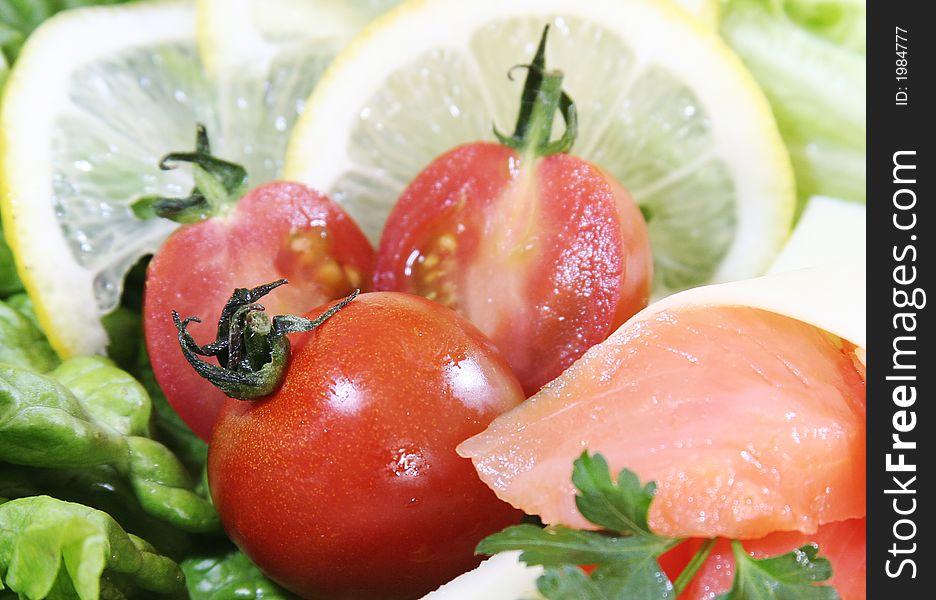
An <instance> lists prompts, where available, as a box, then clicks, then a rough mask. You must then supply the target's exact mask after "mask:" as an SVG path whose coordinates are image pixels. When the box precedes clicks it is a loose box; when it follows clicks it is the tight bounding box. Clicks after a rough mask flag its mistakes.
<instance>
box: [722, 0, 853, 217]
mask: <svg viewBox="0 0 936 600" xmlns="http://www.w3.org/2000/svg"><path fill="white" fill-rule="evenodd" d="M720 28H721V34H722V36H723V37H724V38H725V40H726V41H727V42H728V43H729V44H730V45H731V46H732V48H733V49H734V50H735V52H737V53H738V55H739V56H740V57H741V59H742V60H743V61H744V63H745V64H746V65H747V67H748V68H749V69H750V71H751V73H752V74H753V75H754V78H755V79H756V80H757V81H758V83H759V84H760V86H761V87H762V88H763V90H764V92H765V94H766V95H767V98H768V99H769V101H770V103H771V106H772V107H773V110H774V114H775V116H776V118H777V124H778V125H779V126H780V133H781V134H782V135H783V138H784V141H785V142H786V145H787V148H788V150H789V152H790V157H791V159H792V161H793V168H794V170H795V172H796V180H797V196H798V198H799V208H800V210H802V208H803V207H804V206H805V203H806V200H808V199H809V198H810V197H811V196H817V195H823V196H831V197H834V198H842V199H845V200H851V201H855V202H865V196H866V174H865V114H866V107H865V89H866V81H865V4H864V2H863V1H862V0H726V1H725V2H724V3H723V6H722V20H721V27H720Z"/></svg>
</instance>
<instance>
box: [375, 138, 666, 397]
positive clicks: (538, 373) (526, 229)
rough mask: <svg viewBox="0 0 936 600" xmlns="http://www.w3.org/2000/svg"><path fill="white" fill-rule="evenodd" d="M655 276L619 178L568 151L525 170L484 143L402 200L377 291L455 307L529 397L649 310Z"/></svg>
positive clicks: (462, 152)
mask: <svg viewBox="0 0 936 600" xmlns="http://www.w3.org/2000/svg"><path fill="white" fill-rule="evenodd" d="M651 275H652V264H651V255H650V244H649V238H648V235H647V228H646V224H645V223H644V220H643V217H642V215H641V214H640V211H639V210H638V209H637V207H636V205H635V204H634V203H633V201H632V200H631V198H630V196H629V195H628V193H627V192H626V191H625V190H624V188H622V187H621V186H620V185H619V184H618V183H617V182H615V181H614V179H613V178H612V177H610V176H608V175H607V174H606V173H604V172H603V171H601V170H600V169H599V168H597V167H595V166H594V165H592V164H590V163H588V162H586V161H584V160H582V159H580V158H577V157H575V156H571V155H568V154H555V155H551V156H548V157H545V158H539V159H535V162H532V163H529V164H524V163H523V162H522V161H521V159H520V157H519V156H518V154H517V152H516V151H514V150H512V149H510V148H507V147H505V146H502V145H499V144H492V143H483V142H477V143H472V144H466V145H463V146H459V147H457V148H455V149H453V150H451V151H449V152H448V153H446V154H443V155H442V156H440V157H438V158H437V159H436V160H435V161H433V162H432V163H431V164H430V165H429V166H428V167H426V168H425V169H424V170H423V171H422V172H421V173H420V174H419V175H418V176H417V177H416V179H414V180H413V182H412V183H411V184H410V185H409V187H408V188H407V189H406V190H405V191H404V192H403V195H402V196H401V197H400V199H399V201H398V202H397V204H396V205H395V207H394V209H393V211H392V212H391V214H390V216H389V218H388V220H387V223H386V225H385V227H384V231H383V236H382V238H381V240H380V246H379V249H378V253H377V265H376V268H375V275H374V287H375V289H377V290H395V291H404V292H410V293H417V294H420V295H423V296H426V297H428V298H430V299H433V300H436V301H438V302H441V303H443V304H445V305H447V306H450V307H452V308H454V309H455V310H456V311H458V312H459V313H460V314H462V315H463V316H465V317H466V318H468V320H469V321H471V322H472V323H474V324H475V325H476V326H477V327H478V328H479V329H481V331H482V332H484V333H485V334H486V335H487V336H488V337H490V338H491V340H492V341H493V342H494V344H495V345H496V346H497V347H498V349H499V350H500V351H501V353H502V354H504V356H505V357H506V358H507V362H508V363H509V364H510V366H511V368H512V369H513V370H514V372H515V373H516V374H517V376H518V378H519V379H520V382H521V383H522V384H523V387H524V390H525V392H526V393H527V394H532V393H534V392H535V391H537V390H538V389H539V388H540V387H541V386H542V385H544V384H545V383H547V382H548V381H551V380H552V379H554V378H555V377H556V376H557V375H559V374H560V373H561V372H562V371H563V370H565V368H566V367H568V366H569V365H570V364H571V363H572V362H574V361H575V359H577V358H578V357H579V356H581V355H582V354H583V353H584V352H585V350H587V349H588V348H590V347H591V346H593V345H594V344H597V343H598V342H601V341H602V340H604V339H605V338H606V337H607V336H608V335H610V334H611V332H612V331H614V330H615V329H616V328H617V327H618V326H619V325H620V324H621V323H623V322H624V321H625V320H626V319H627V318H628V317H630V316H631V315H633V314H634V313H635V312H637V311H638V310H640V309H641V308H643V307H644V306H646V304H647V301H648V298H649V294H650V285H651Z"/></svg>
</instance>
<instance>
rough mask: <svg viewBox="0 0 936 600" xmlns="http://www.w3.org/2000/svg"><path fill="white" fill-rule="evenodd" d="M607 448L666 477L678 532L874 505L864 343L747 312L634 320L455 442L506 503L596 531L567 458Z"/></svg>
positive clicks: (716, 309) (650, 476)
mask: <svg viewBox="0 0 936 600" xmlns="http://www.w3.org/2000/svg"><path fill="white" fill-rule="evenodd" d="M584 449H588V451H590V452H600V453H601V454H603V455H604V456H605V458H606V459H607V460H608V463H609V465H610V466H611V468H612V470H613V471H614V472H615V473H616V472H617V471H618V470H620V469H621V468H624V467H627V468H629V469H631V470H632V471H634V472H636V473H637V474H638V476H639V477H640V479H641V480H642V481H651V480H653V481H656V482H657V495H656V498H655V500H654V502H653V504H652V505H651V509H650V526H651V528H652V529H653V530H654V531H656V532H657V533H659V534H662V535H667V536H672V537H708V538H711V537H728V538H735V539H753V538H759V537H763V536H765V535H767V534H769V533H772V532H774V531H792V530H796V531H802V532H805V533H814V532H815V531H816V530H817V528H818V527H819V525H821V524H822V523H828V522H832V521H840V520H844V519H850V518H856V517H863V516H864V514H865V384H864V371H863V367H861V365H860V364H859V363H858V361H857V359H856V358H855V355H854V347H853V346H852V345H851V344H848V343H846V342H843V341H842V340H841V339H840V338H837V337H835V336H832V335H830V334H827V333H825V332H824V331H822V330H820V329H818V328H816V327H814V326H812V325H808V324H806V323H803V322H801V321H797V320H794V319H791V318H789V317H785V316H782V315H778V314H776V313H771V312H767V311H764V310H760V309H753V308H746V307H738V306H709V307H699V306H691V307H683V308H674V309H670V310H664V311H662V312H658V313H654V314H651V315H649V316H647V317H645V318H637V319H633V320H631V321H629V322H628V323H626V324H625V325H623V326H622V327H621V328H620V329H618V330H617V331H616V332H615V333H614V334H613V335H612V336H611V337H610V338H609V339H608V340H606V341H605V342H603V343H601V344H599V345H597V346H595V347H593V348H592V349H590V350H589V351H588V352H587V353H586V354H585V355H584V356H583V357H582V358H581V359H580V360H579V361H577V362H576V363H575V364H573V365H572V366H571V367H570V368H569V369H568V370H566V371H565V372H564V373H563V374H562V375H561V376H560V377H559V378H558V379H556V380H555V381H553V382H552V383H550V384H549V385H547V386H546V387H545V388H543V389H542V390H541V391H540V392H539V393H538V394H536V395H535V396H533V397H532V398H530V399H529V400H527V401H526V402H524V403H523V404H521V405H520V406H518V407H517V408H515V409H513V410H511V411H509V412H507V413H506V414H504V415H502V416H500V417H498V418H497V419H495V420H494V422H493V423H491V425H490V426H489V427H488V429H487V430H485V431H484V432H482V433H481V434H479V435H477V436H475V437H473V438H471V439H469V440H467V441H465V442H464V443H462V444H461V446H459V448H458V451H459V453H460V454H461V455H462V456H465V457H469V458H471V459H472V460H473V461H474V465H475V468H476V469H477V471H478V473H479V475H480V476H481V478H482V479H483V480H484V481H485V482H486V483H487V484H488V485H489V486H490V487H491V488H492V489H494V490H495V492H496V493H497V494H498V496H500V497H501V498H502V499H504V500H506V501H508V502H510V503H511V504H513V505H514V506H516V507H518V508H521V509H523V510H524V511H526V512H527V513H530V514H538V515H540V516H541V517H542V519H543V520H544V521H545V522H547V523H563V524H567V525H571V526H575V527H588V526H589V524H588V523H587V522H586V521H585V520H584V519H583V518H582V516H581V515H580V514H579V513H578V511H577V509H576V508H575V502H574V496H575V490H574V488H573V486H572V482H571V470H572V463H573V461H574V460H575V458H576V457H577V456H578V455H579V454H581V452H582V451H583V450H584Z"/></svg>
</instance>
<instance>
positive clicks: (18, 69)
mask: <svg viewBox="0 0 936 600" xmlns="http://www.w3.org/2000/svg"><path fill="white" fill-rule="evenodd" d="M194 23H195V15H194V7H193V6H191V5H190V4H189V3H185V2H162V3H146V4H143V3H141V4H133V5H127V6H120V7H95V8H86V9H80V10H74V11H65V12H63V13H60V14H59V15H57V16H56V17H53V18H52V19H50V20H48V21H46V22H45V23H44V24H43V25H42V26H41V27H40V28H39V29H38V30H37V31H36V32H35V33H33V35H32V36H30V38H29V40H28V41H27V43H26V45H25V46H24V48H23V50H22V53H21V54H20V56H19V58H18V59H17V62H16V64H15V66H14V67H13V69H12V71H11V73H10V76H9V79H8V80H7V84H6V88H5V90H4V92H5V94H4V102H3V108H2V114H0V127H2V134H0V135H2V155H0V186H2V187H0V198H2V209H3V223H4V230H5V233H6V236H7V240H8V242H9V244H10V247H11V249H12V250H13V253H14V255H15V257H16V261H17V266H18V269H19V273H20V277H21V279H22V280H23V284H24V286H25V287H26V290H27V291H28V292H29V294H30V296H31V297H32V298H33V301H34V303H35V307H36V314H37V316H38V318H39V320H40V322H41V324H42V326H43V329H44V330H45V332H46V334H47V335H48V337H49V341H50V342H51V343H52V345H53V347H54V348H55V350H56V351H57V352H59V354H61V355H62V356H70V355H74V354H86V353H92V352H100V351H102V350H103V349H104V347H105V346H106V343H107V338H106V334H105V332H104V329H103V327H102V326H101V323H100V316H101V315H102V314H104V313H106V312H107V311H109V310H110V309H112V308H113V307H115V306H116V305H117V303H118V301H119V298H120V292H121V282H122V279H123V275H124V273H126V271H127V270H128V269H129V268H130V266H132V264H133V263H135V262H136V261H137V260H138V259H139V257H140V256H142V255H144V254H146V253H148V252H152V251H153V250H155V249H156V248H157V247H158V245H159V243H160V242H161V241H162V240H163V238H165V236H166V235H167V234H168V233H169V231H171V229H172V227H173V225H172V224H170V223H169V222H168V221H161V220H155V221H138V220H136V219H135V218H134V217H133V215H132V214H131V212H130V211H129V209H128V208H127V203H128V201H130V200H131V199H133V198H135V197H136V196H138V195H140V194H142V193H161V194H167V193H168V194H171V195H178V194H180V193H185V192H186V191H187V189H188V188H189V187H190V185H191V184H190V179H188V178H187V177H186V175H185V174H183V173H181V172H179V171H167V172H161V171H159V170H158V169H157V168H156V165H157V163H158V162H159V159H160V157H161V156H162V155H163V154H165V153H166V152H167V150H174V149H184V148H188V147H190V146H191V145H192V136H193V133H192V132H193V131H194V130H195V129H194V127H195V123H196V122H197V121H204V122H206V123H208V125H209V128H210V127H211V124H212V123H213V120H212V119H211V116H212V115H211V105H212V96H211V90H210V89H209V88H208V87H207V86H206V85H205V81H204V79H203V78H202V76H201V70H200V66H199V62H198V60H197V59H196V49H195V31H194Z"/></svg>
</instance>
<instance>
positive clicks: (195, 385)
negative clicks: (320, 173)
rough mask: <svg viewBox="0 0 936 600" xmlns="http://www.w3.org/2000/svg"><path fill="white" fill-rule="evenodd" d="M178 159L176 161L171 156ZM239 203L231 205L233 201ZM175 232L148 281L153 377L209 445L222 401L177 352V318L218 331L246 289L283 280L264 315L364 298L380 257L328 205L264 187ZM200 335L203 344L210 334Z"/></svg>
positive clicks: (291, 187) (308, 195)
mask: <svg viewBox="0 0 936 600" xmlns="http://www.w3.org/2000/svg"><path fill="white" fill-rule="evenodd" d="M170 156H173V155H170ZM232 201H233V200H232ZM219 208H220V210H218V214H217V215H216V216H213V217H211V218H207V219H204V220H200V221H197V222H195V223H190V224H187V225H184V226H182V227H181V228H179V229H178V230H176V231H175V232H174V233H173V234H172V235H171V236H170V237H169V239H167V240H166V242H165V243H164V244H163V246H162V247H161V248H160V250H159V252H158V253H157V254H156V256H155V257H153V259H152V261H151V262H150V264H149V267H148V270H147V274H146V289H145V295H144V308H143V315H144V328H145V333H146V346H147V351H148V352H149V357H150V361H151V363H152V365H153V372H154V373H155V375H156V380H157V381H158V382H159V385H160V387H161V388H162V390H163V391H164V392H165V394H166V397H167V398H168V400H169V402H170V404H172V407H173V408H174V409H175V410H176V412H177V413H178V414H179V416H181V417H182V419H183V420H184V421H185V422H186V423H187V424H188V425H189V426H190V427H191V428H192V430H193V431H194V432H195V433H196V434H198V436H199V437H201V438H202V439H204V440H206V441H208V440H209V438H210V436H211V430H212V428H213V426H214V423H215V421H216V419H217V416H218V411H219V410H220V409H221V405H222V404H223V402H224V399H225V396H224V394H222V393H221V392H220V391H219V390H218V389H217V388H215V387H214V386H212V385H211V384H209V383H208V382H206V381H205V380H203V379H202V378H200V377H199V376H198V375H197V374H196V373H195V372H194V371H193V370H192V368H191V367H190V366H189V365H188V363H187V362H186V361H185V358H184V357H183V355H182V353H181V352H180V351H179V343H178V334H177V331H176V328H175V326H174V325H173V323H172V318H171V312H172V310H173V309H175V310H178V311H179V312H181V313H182V315H183V316H188V315H201V316H202V317H205V318H207V319H209V322H217V320H218V316H219V313H220V311H221V307H222V306H223V305H224V302H225V300H226V299H227V298H228V296H229V295H230V293H231V290H232V289H233V288H234V287H235V286H236V285H237V282H239V281H242V280H245V279H247V280H255V281H271V280H274V279H279V278H286V279H288V280H289V281H290V282H291V285H289V286H287V287H285V288H283V289H281V290H278V291H277V293H276V294H274V295H272V296H270V297H269V299H268V301H267V303H268V308H269V309H270V310H272V311H276V312H287V313H298V314H302V313H304V312H307V311H309V310H311V309H313V308H315V307H317V306H320V305H321V304H324V303H326V302H329V301H330V300H333V299H335V298H340V297H342V296H346V295H347V294H348V293H350V292H351V291H352V290H354V289H356V288H363V289H365V290H366V289H368V288H369V286H370V279H371V277H372V269H373V261H374V251H373V248H372V247H371V245H370V243H369V242H368V241H367V238H365V237H364V234H363V233H361V230H360V229H359V228H358V226H357V225H356V224H355V223H354V222H353V221H352V220H351V218H350V217H349V216H348V215H347V214H346V213H345V212H344V210H342V209H341V207H339V206H338V205H337V204H335V203H334V202H332V201H331V200H330V199H329V198H328V197H326V196H325V195H323V194H321V193H319V192H317V191H315V190H313V189H311V188H309V187H306V186H304V185H302V184H298V183H288V182H274V183H268V184H265V185H262V186H260V187H258V188H256V189H254V190H253V191H251V192H249V193H247V194H246V195H245V196H243V197H242V198H240V199H239V200H237V204H236V205H235V206H234V207H233V208H231V207H230V206H223V207H219ZM203 329H205V330H204V331H201V330H199V331H198V332H197V334H196V338H197V339H198V340H200V341H207V340H208V339H209V338H212V337H213V336H214V333H215V332H214V331H208V330H207V328H203Z"/></svg>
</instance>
